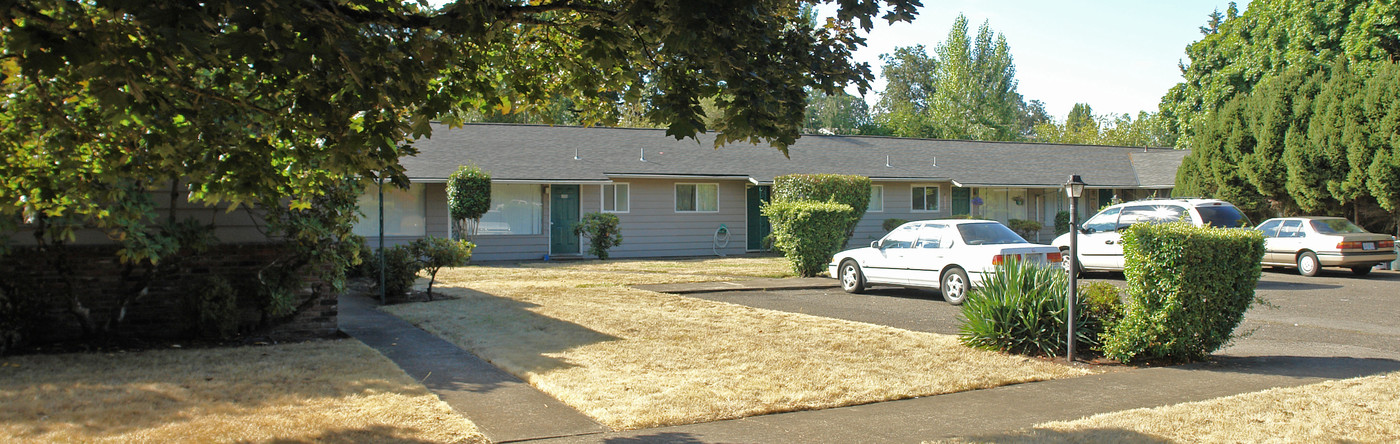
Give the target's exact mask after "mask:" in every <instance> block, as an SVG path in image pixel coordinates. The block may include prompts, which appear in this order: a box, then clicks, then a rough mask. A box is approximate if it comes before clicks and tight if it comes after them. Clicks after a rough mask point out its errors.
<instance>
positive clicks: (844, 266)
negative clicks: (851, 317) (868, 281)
mask: <svg viewBox="0 0 1400 444" xmlns="http://www.w3.org/2000/svg"><path fill="white" fill-rule="evenodd" d="M839 271H840V273H841V289H842V290H846V292H847V293H854V294H860V293H864V292H865V275H862V274H860V265H859V264H856V261H853V260H850V259H847V260H846V261H845V262H841V269H840V270H839Z"/></svg>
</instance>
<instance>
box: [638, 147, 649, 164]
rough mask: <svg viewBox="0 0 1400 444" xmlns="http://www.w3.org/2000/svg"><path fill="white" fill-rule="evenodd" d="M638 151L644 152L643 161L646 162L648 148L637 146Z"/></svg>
mask: <svg viewBox="0 0 1400 444" xmlns="http://www.w3.org/2000/svg"><path fill="white" fill-rule="evenodd" d="M637 151H638V152H641V153H642V161H643V162H646V161H647V149H646V148H637Z"/></svg>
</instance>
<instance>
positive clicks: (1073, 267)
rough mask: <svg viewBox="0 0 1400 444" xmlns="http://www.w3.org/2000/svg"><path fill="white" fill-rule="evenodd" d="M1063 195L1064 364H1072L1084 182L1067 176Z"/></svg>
mask: <svg viewBox="0 0 1400 444" xmlns="http://www.w3.org/2000/svg"><path fill="white" fill-rule="evenodd" d="M1065 195H1066V196H1068V197H1069V229H1070V236H1069V257H1067V258H1064V259H1063V260H1066V261H1069V262H1066V263H1067V264H1069V265H1068V266H1066V267H1065V270H1066V271H1068V272H1069V295H1068V296H1066V299H1067V301H1068V302H1069V317H1068V318H1067V319H1066V322H1065V324H1068V325H1069V336H1068V338H1067V339H1068V348H1067V353H1066V354H1065V361H1066V362H1074V342H1075V341H1074V319H1075V318H1074V305H1075V299H1077V297H1078V296H1079V196H1082V195H1084V181H1083V180H1080V179H1079V175H1078V174H1073V175H1070V176H1069V182H1065Z"/></svg>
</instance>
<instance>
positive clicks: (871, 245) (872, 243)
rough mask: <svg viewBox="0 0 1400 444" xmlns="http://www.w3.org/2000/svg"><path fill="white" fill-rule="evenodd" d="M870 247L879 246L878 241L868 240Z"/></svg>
mask: <svg viewBox="0 0 1400 444" xmlns="http://www.w3.org/2000/svg"><path fill="white" fill-rule="evenodd" d="M870 248H880V241H870Z"/></svg>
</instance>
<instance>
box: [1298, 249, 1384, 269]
mask: <svg viewBox="0 0 1400 444" xmlns="http://www.w3.org/2000/svg"><path fill="white" fill-rule="evenodd" d="M1393 260H1395V252H1394V251H1374V252H1365V253H1362V252H1356V253H1352V252H1341V253H1323V252H1318V253H1317V261H1318V262H1319V263H1321V264H1322V266H1324V267H1350V266H1354V265H1375V264H1379V263H1381V262H1390V261H1393Z"/></svg>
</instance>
